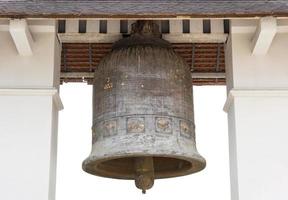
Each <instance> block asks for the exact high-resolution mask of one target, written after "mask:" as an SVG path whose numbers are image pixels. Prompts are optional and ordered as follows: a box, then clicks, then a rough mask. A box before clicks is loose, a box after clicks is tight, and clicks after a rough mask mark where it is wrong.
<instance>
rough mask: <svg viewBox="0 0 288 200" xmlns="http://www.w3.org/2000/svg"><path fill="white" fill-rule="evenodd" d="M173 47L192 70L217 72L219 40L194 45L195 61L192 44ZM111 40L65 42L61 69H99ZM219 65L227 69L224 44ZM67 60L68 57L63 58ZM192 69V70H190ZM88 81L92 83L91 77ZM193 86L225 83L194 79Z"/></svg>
mask: <svg viewBox="0 0 288 200" xmlns="http://www.w3.org/2000/svg"><path fill="white" fill-rule="evenodd" d="M89 46H90V47H91V58H90V56H89ZM172 47H173V48H174V50H175V51H176V52H177V53H179V54H180V55H181V56H182V57H183V58H184V59H185V60H186V62H187V63H188V65H189V66H192V61H193V72H197V73H216V66H217V57H218V56H217V48H218V44H217V43H197V44H194V47H195V49H194V60H192V55H193V53H192V51H193V45H192V44H191V43H178V44H172ZM111 48H112V44H110V43H103V44H102V43H92V44H89V43H85V44H82V43H65V44H63V48H62V62H61V70H62V72H64V73H65V72H66V73H67V72H79V73H86V72H87V73H88V72H91V70H92V72H93V71H94V70H95V69H96V68H97V65H98V64H99V62H100V61H101V59H102V58H103V57H104V56H105V55H106V54H107V53H109V52H110V51H111ZM219 48H220V49H219V50H220V51H219V52H220V55H219V58H218V59H219V65H218V71H217V73H224V72H225V55H224V44H220V47H219ZM64 52H65V55H64ZM64 59H65V60H64ZM191 71H192V69H191ZM61 80H62V81H65V82H75V81H76V82H78V81H81V82H82V78H67V77H66V78H62V79H61ZM87 81H88V82H89V81H90V82H91V81H92V80H90V79H89V80H88V79H87ZM193 84H194V85H223V84H225V78H224V79H223V78H205V79H199V78H193Z"/></svg>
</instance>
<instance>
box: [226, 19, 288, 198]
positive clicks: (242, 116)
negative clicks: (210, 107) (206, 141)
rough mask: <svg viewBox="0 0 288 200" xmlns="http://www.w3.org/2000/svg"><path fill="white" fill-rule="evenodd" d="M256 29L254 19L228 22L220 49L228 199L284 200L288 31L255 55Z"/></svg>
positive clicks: (287, 141)
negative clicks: (222, 53)
mask: <svg viewBox="0 0 288 200" xmlns="http://www.w3.org/2000/svg"><path fill="white" fill-rule="evenodd" d="M257 26H259V20H237V19H235V20H232V21H231V34H230V37H229V40H228V43H227V47H226V73H227V90H228V99H227V102H226V104H225V110H226V111H227V112H228V122H229V137H230V139H229V143H230V168H231V170H230V172H231V189H232V191H231V193H232V198H231V199H232V200H256V199H257V200H272V199H278V200H285V199H288V192H287V187H288V173H287V170H288V57H287V52H288V33H287V30H286V31H281V32H279V31H278V33H276V35H275V36H273V38H274V39H273V41H272V42H271V44H270V46H269V49H268V51H267V53H266V54H264V55H258V56H256V55H253V54H252V52H253V42H252V41H253V37H255V33H256V31H257ZM258 42H262V41H258ZM263 42H267V41H263ZM266 47H267V46H265V48H266Z"/></svg>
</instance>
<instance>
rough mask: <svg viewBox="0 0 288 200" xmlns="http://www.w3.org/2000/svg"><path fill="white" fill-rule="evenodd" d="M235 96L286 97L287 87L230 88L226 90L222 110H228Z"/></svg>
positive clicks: (287, 94)
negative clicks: (225, 98)
mask: <svg viewBox="0 0 288 200" xmlns="http://www.w3.org/2000/svg"><path fill="white" fill-rule="evenodd" d="M235 97H288V88H279V89H232V90H230V91H229V92H228V95H227V100H226V102H225V104H224V108H223V110H224V111H225V112H228V111H229V109H230V106H231V104H232V102H233V100H234V98H235Z"/></svg>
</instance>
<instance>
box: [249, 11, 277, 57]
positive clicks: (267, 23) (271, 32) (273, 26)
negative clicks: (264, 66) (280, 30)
mask: <svg viewBox="0 0 288 200" xmlns="http://www.w3.org/2000/svg"><path fill="white" fill-rule="evenodd" d="M276 33H277V19H276V18H275V17H263V18H260V20H259V23H258V26H257V29H256V32H255V35H254V37H253V40H252V54H253V55H266V54H267V52H268V50H269V48H270V46H271V44H272V41H273V39H274V36H275V35H276Z"/></svg>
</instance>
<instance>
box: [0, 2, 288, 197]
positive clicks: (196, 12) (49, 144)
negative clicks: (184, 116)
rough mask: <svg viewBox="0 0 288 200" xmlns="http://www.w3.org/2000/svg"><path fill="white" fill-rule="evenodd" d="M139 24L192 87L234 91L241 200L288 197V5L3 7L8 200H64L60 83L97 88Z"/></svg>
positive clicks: (229, 104) (230, 103)
mask: <svg viewBox="0 0 288 200" xmlns="http://www.w3.org/2000/svg"><path fill="white" fill-rule="evenodd" d="M139 19H147V20H155V22H156V23H158V25H159V27H160V32H161V33H162V38H163V39H165V40H167V41H169V42H170V43H172V46H173V48H174V50H175V51H176V52H178V53H179V54H180V55H181V56H183V58H184V59H185V60H186V61H187V63H188V64H189V66H190V67H191V76H192V83H191V84H194V85H226V87H227V101H226V103H225V105H224V110H225V111H226V112H227V115H228V124H229V146H230V171H231V173H230V175H231V193H232V196H231V200H255V199H257V200H271V199H279V200H282V199H283V200H284V199H288V192H287V186H288V172H287V169H288V156H287V152H288V142H287V141H288V134H287V133H288V126H287V124H288V53H287V52H288V3H287V1H285V0H265V1H264V0H263V1H262V0H230V1H228V0H226V1H224V0H202V1H199V0H181V1H176V0H155V1H152V0H138V1H136V0H121V1H120V0H118V1H116V0H110V1H98V0H85V1H78V0H74V1H73V0H61V1H60V0H59V1H58V0H37V1H35V0H5V1H1V2H0V158H1V166H0V188H1V189H0V199H6V200H16V199H17V200H18V199H25V200H26V199H29V200H53V199H55V183H56V175H55V174H56V157H57V123H58V112H59V110H61V109H62V108H63V105H62V103H61V99H60V97H59V86H60V84H61V83H62V82H83V81H84V82H87V83H88V84H91V83H92V80H93V71H94V70H95V68H97V65H98V63H99V61H100V60H101V58H103V57H104V56H105V55H106V54H107V53H108V52H109V51H110V49H111V45H112V44H113V43H114V42H115V41H117V40H119V39H121V38H123V37H127V36H129V34H130V31H131V24H133V22H135V21H136V20H139ZM207 190H209V188H207Z"/></svg>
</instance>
